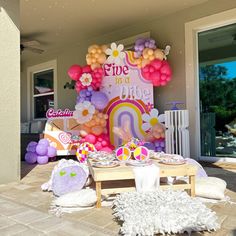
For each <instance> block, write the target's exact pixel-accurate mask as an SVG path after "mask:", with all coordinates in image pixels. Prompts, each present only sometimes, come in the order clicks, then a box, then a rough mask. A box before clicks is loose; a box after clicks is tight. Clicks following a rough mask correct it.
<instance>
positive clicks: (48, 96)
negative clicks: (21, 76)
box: [32, 69, 54, 119]
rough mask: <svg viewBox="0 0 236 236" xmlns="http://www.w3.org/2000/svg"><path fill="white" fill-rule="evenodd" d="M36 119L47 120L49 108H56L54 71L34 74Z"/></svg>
mask: <svg viewBox="0 0 236 236" xmlns="http://www.w3.org/2000/svg"><path fill="white" fill-rule="evenodd" d="M32 79H33V100H34V101H33V103H34V106H33V107H34V118H35V119H39V118H45V116H46V112H47V110H48V109H49V108H54V87H53V84H54V83H53V69H49V70H45V71H41V72H37V73H33V77H32Z"/></svg>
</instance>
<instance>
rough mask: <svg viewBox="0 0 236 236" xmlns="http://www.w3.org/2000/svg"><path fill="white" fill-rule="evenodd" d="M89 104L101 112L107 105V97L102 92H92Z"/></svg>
mask: <svg viewBox="0 0 236 236" xmlns="http://www.w3.org/2000/svg"><path fill="white" fill-rule="evenodd" d="M91 103H92V104H93V105H94V106H95V108H96V109H98V110H102V109H104V108H105V107H106V105H107V103H108V97H107V95H106V94H105V93H103V92H94V93H93V95H92V97H91Z"/></svg>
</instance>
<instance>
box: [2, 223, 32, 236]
mask: <svg viewBox="0 0 236 236" xmlns="http://www.w3.org/2000/svg"><path fill="white" fill-rule="evenodd" d="M27 229H28V227H27V226H25V225H22V224H14V225H11V226H8V227H5V228H1V229H0V235H1V236H9V235H14V234H17V233H21V232H23V231H25V230H27Z"/></svg>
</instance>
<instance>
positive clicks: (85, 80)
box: [79, 73, 93, 86]
mask: <svg viewBox="0 0 236 236" xmlns="http://www.w3.org/2000/svg"><path fill="white" fill-rule="evenodd" d="M79 80H80V82H81V84H82V85H83V86H89V85H90V84H91V83H92V80H93V78H92V76H91V75H90V74H89V73H83V74H82V75H81V77H80V78H79Z"/></svg>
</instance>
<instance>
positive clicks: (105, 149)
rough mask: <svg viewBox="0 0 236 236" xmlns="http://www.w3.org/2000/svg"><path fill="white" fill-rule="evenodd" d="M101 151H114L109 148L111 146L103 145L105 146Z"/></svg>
mask: <svg viewBox="0 0 236 236" xmlns="http://www.w3.org/2000/svg"><path fill="white" fill-rule="evenodd" d="M100 151H103V152H107V153H112V152H113V151H112V149H111V148H109V147H103V148H101V149H100Z"/></svg>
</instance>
